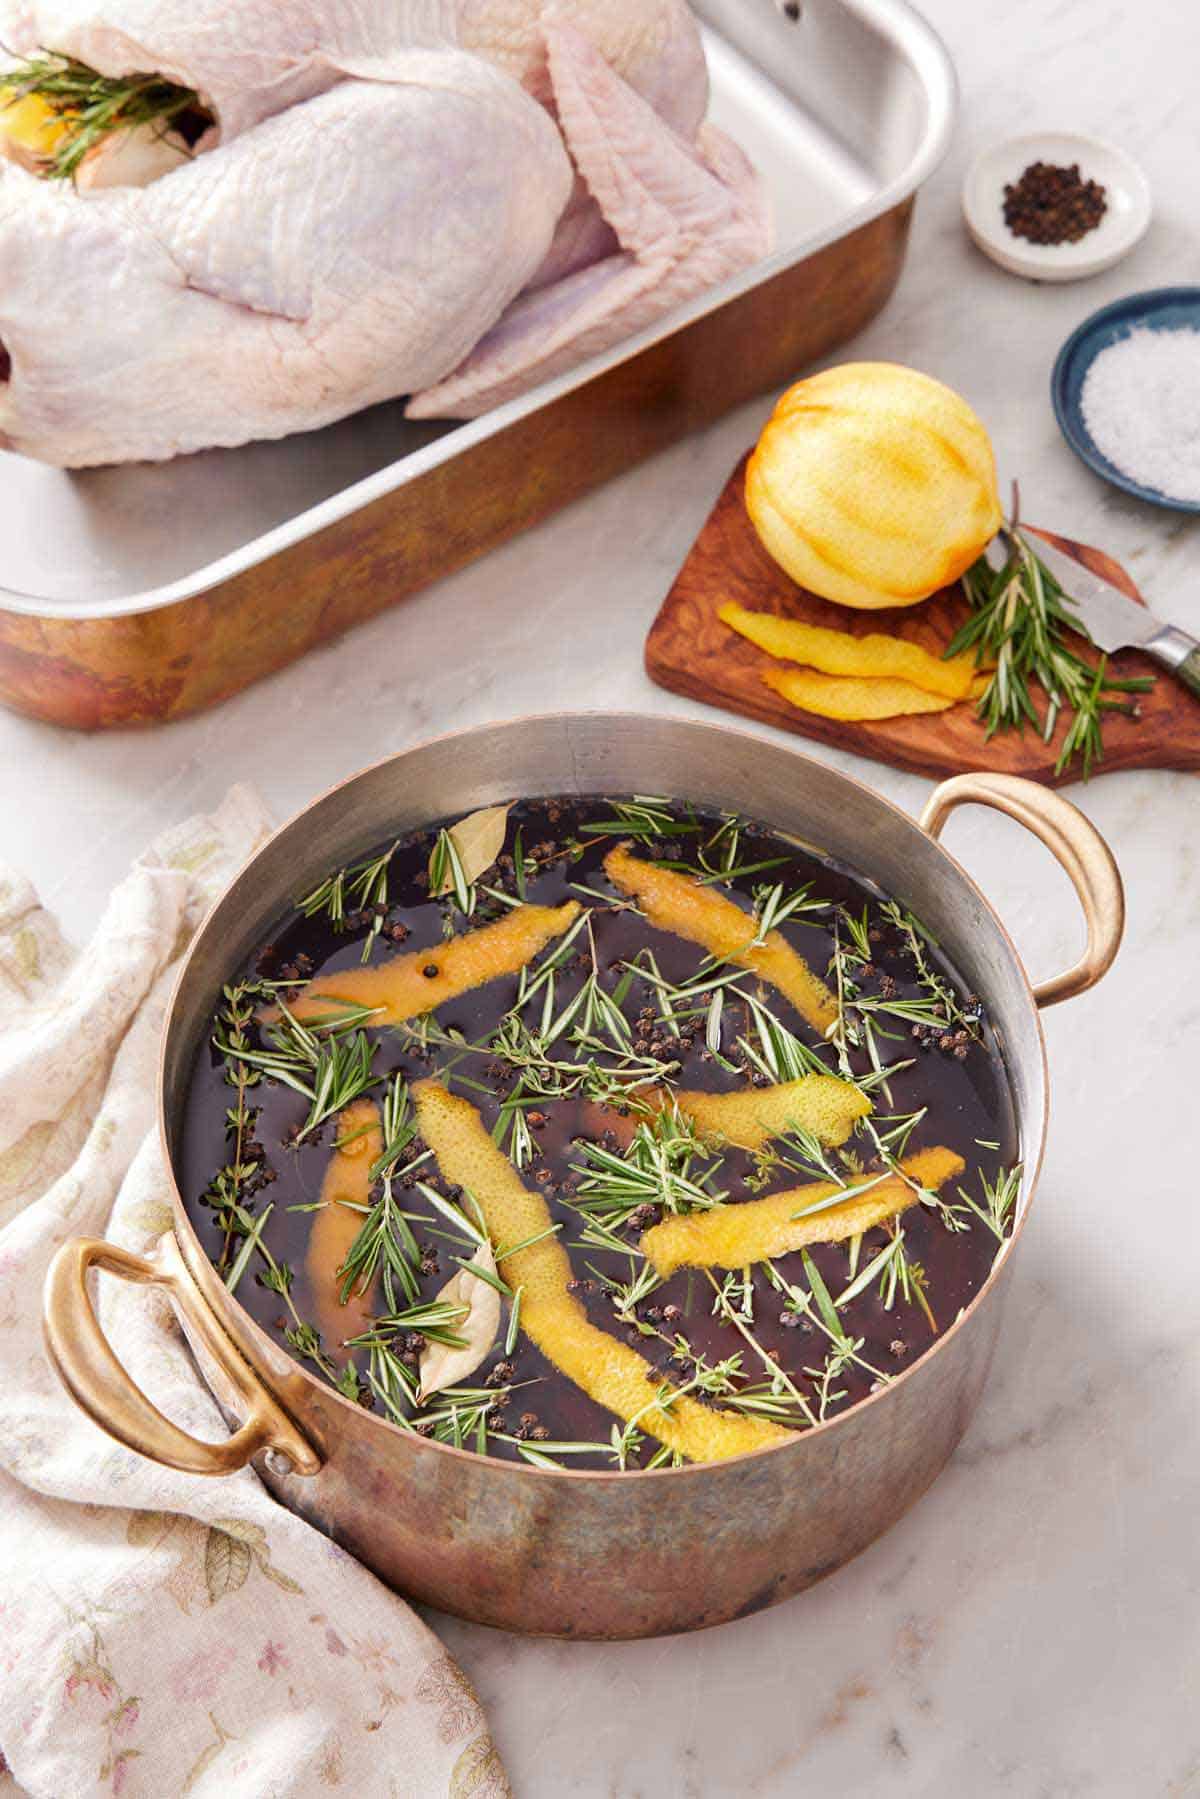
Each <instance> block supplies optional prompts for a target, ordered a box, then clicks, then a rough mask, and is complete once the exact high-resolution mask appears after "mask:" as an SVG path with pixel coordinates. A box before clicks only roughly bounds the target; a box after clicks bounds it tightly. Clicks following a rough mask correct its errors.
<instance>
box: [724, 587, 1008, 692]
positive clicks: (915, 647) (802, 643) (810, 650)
mask: <svg viewBox="0 0 1200 1799" xmlns="http://www.w3.org/2000/svg"><path fill="white" fill-rule="evenodd" d="M717 617H718V618H719V619H720V620H721V623H722V624H725V625H728V626H729V628H730V629H731V630H733V631H737V632H738V633H739V634H740V635H741V636H742V637H747V638H749V640H750V642H751V643H754V644H757V645H758V647H759V649H760V650H765V651H766V652H767V655H768V656H775V657H777V658H779V659H780V660H781V661H784V662H802V663H803V664H804V665H805V667H806V668H811V669H818V670H819V671H820V672H821V674H823V675H851V676H861V677H863V678H865V679H867V680H882V679H893V680H899V681H904V682H906V683H908V684H909V685H911V686H913V687H921V688H923V689H924V690H925V692H926V693H936V694H940V695H942V697H943V698H944V699H949V700H965V699H966V697H967V695H968V694H969V693H970V691H971V683H972V682H973V681H974V679H975V675H976V673H977V669H976V664H975V657H974V656H973V655H972V654H971V652H970V651H963V653H962V654H961V655H958V656H952V657H951V658H950V659H949V661H946V660H944V659H943V658H942V657H940V656H935V655H933V654H932V653H931V652H930V651H929V650H926V649H923V648H922V646H921V645H920V644H919V643H909V642H908V640H907V639H906V638H903V637H891V636H889V635H888V634H887V633H885V632H883V631H869V632H867V633H866V635H865V636H863V637H856V636H855V635H854V634H853V632H851V631H832V630H829V629H828V628H827V627H826V626H824V625H808V624H805V623H804V621H803V620H802V619H798V618H780V617H779V615H778V614H777V613H774V612H751V611H750V610H749V609H748V608H747V607H745V606H738V605H735V604H734V603H733V602H732V601H728V602H727V603H726V604H725V605H724V606H722V607H721V609H720V611H719V612H718V614H717Z"/></svg>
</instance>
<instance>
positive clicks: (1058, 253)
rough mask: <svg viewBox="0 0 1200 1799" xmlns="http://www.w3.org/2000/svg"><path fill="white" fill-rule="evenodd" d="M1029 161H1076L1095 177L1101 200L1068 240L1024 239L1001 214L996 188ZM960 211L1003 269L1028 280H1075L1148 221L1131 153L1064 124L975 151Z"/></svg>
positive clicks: (1116, 258) (1123, 249)
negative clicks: (1101, 210) (1089, 226)
mask: <svg viewBox="0 0 1200 1799" xmlns="http://www.w3.org/2000/svg"><path fill="white" fill-rule="evenodd" d="M1031 162H1049V163H1057V164H1058V165H1060V166H1063V165H1065V166H1066V167H1068V168H1069V167H1070V166H1071V164H1072V163H1076V162H1077V163H1078V164H1079V172H1080V174H1081V175H1082V177H1083V179H1084V180H1085V181H1089V180H1090V181H1098V182H1099V183H1100V185H1101V186H1102V187H1103V188H1104V190H1105V197H1106V199H1107V201H1108V207H1107V209H1106V211H1105V214H1104V217H1103V218H1102V219H1101V221H1100V223H1099V224H1098V225H1097V226H1096V227H1095V229H1094V230H1092V231H1089V232H1088V233H1087V235H1086V237H1082V238H1080V240H1079V242H1078V243H1075V244H1031V243H1029V242H1028V240H1027V239H1026V238H1023V237H1017V236H1015V235H1014V233H1013V232H1011V231H1010V230H1009V228H1008V226H1007V225H1006V224H1005V222H1004V189H1005V187H1006V186H1007V185H1008V184H1009V183H1013V184H1015V183H1016V182H1017V181H1019V180H1020V178H1021V175H1022V174H1023V173H1024V171H1025V170H1026V169H1027V168H1028V167H1029V164H1030V163H1031ZM962 206H963V217H964V218H965V219H966V222H967V230H968V231H969V232H970V234H971V236H972V238H973V239H974V240H975V242H976V243H977V244H978V245H979V248H980V249H981V250H982V251H984V252H985V254H986V255H988V256H990V257H991V259H992V261H993V262H998V263H999V264H1000V267H1001V268H1002V269H1008V270H1009V271H1010V273H1011V274H1014V275H1025V276H1027V277H1028V278H1029V279H1030V280H1031V281H1079V280H1081V279H1082V278H1083V277H1084V276H1086V275H1098V274H1099V273H1100V271H1101V269H1110V268H1112V266H1113V264H1114V263H1115V262H1120V260H1121V258H1122V256H1126V255H1128V253H1129V251H1130V250H1132V249H1133V246H1134V245H1135V244H1136V243H1137V242H1138V240H1139V239H1140V238H1141V237H1142V235H1143V234H1144V232H1145V230H1146V227H1147V225H1149V223H1150V186H1149V183H1148V182H1147V180H1146V177H1145V176H1144V175H1143V174H1142V171H1141V170H1140V169H1139V168H1138V166H1137V164H1136V162H1134V161H1133V159H1132V157H1129V156H1126V154H1125V152H1124V151H1123V150H1118V149H1117V148H1116V147H1115V145H1113V144H1106V143H1104V142H1103V141H1102V140H1101V139H1100V138H1098V137H1085V136H1082V135H1079V134H1077V133H1075V132H1071V131H1031V132H1028V133H1026V135H1025V136H1023V137H1010V138H1008V139H1007V140H1006V141H1005V142H1004V143H1002V144H993V145H992V147H991V148H990V149H987V150H982V151H980V153H979V155H978V156H977V157H976V158H975V160H974V162H973V163H972V164H971V166H970V168H969V169H968V170H967V178H966V180H965V181H964V182H963V194H962Z"/></svg>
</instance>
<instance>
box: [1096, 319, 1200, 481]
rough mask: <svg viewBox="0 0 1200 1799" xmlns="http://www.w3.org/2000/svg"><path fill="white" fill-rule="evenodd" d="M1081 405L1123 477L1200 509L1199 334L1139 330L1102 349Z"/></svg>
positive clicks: (1101, 446) (1102, 447) (1187, 330)
mask: <svg viewBox="0 0 1200 1799" xmlns="http://www.w3.org/2000/svg"><path fill="white" fill-rule="evenodd" d="M1080 404H1081V407H1082V410H1083V421H1084V424H1085V425H1086V426H1087V428H1088V431H1089V432H1090V433H1091V436H1092V441H1093V442H1094V443H1095V445H1096V448H1097V449H1098V450H1100V451H1101V453H1102V454H1103V455H1105V456H1107V458H1108V460H1109V461H1110V462H1111V463H1112V464H1113V466H1114V467H1115V468H1118V469H1120V471H1121V473H1122V474H1123V475H1128V477H1129V479H1130V480H1131V481H1136V482H1137V483H1138V484H1139V486H1141V487H1152V488H1154V489H1155V490H1156V491H1157V492H1158V493H1161V494H1165V495H1166V496H1167V498H1168V499H1172V500H1193V501H1196V502H1198V503H1200V331H1196V330H1193V329H1192V328H1191V327H1189V326H1183V327H1180V328H1178V329H1175V330H1170V331H1151V330H1148V329H1147V328H1146V327H1145V326H1142V325H1139V326H1136V327H1135V328H1134V329H1133V330H1132V331H1131V332H1130V333H1129V335H1128V337H1123V338H1119V339H1118V341H1117V342H1116V343H1114V344H1110V345H1109V346H1108V348H1107V349H1106V350H1101V352H1100V354H1099V356H1097V358H1096V360H1095V361H1094V362H1093V363H1092V366H1091V368H1090V369H1089V370H1088V372H1087V375H1086V376H1085V377H1084V383H1083V392H1082V394H1081V396H1080Z"/></svg>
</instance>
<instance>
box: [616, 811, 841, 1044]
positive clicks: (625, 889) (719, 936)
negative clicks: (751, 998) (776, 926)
mask: <svg viewBox="0 0 1200 1799" xmlns="http://www.w3.org/2000/svg"><path fill="white" fill-rule="evenodd" d="M604 868H605V872H606V874H607V875H608V878H609V880H610V881H612V883H613V884H614V886H616V887H619V888H620V889H621V891H622V893H627V894H628V895H629V896H630V898H631V899H634V900H636V901H637V903H638V906H639V908H640V909H641V911H642V912H643V913H644V914H645V916H646V917H647V918H648V919H649V921H650V923H651V924H652V925H654V926H655V927H656V928H657V929H658V930H660V931H670V932H671V933H672V934H673V935H674V936H676V937H686V938H687V940H688V942H689V943H698V944H699V945H700V946H701V948H702V949H706V950H707V951H708V953H709V955H710V956H716V957H718V958H719V959H720V960H722V961H725V962H735V963H737V964H738V965H739V966H740V967H742V968H748V969H750V970H751V972H752V973H753V974H756V975H758V976H759V978H760V979H761V980H764V981H766V982H767V983H768V984H769V985H770V986H772V987H775V988H777V989H778V990H779V992H780V993H782V994H783V996H784V998H785V999H788V1000H790V1001H791V1003H792V1005H793V1006H795V1008H796V1010H797V1012H799V1014H800V1016H801V1018H803V1019H805V1020H806V1021H807V1022H808V1023H809V1024H810V1025H812V1027H813V1029H814V1030H817V1031H821V1032H822V1033H823V1032H825V1031H827V1030H829V1028H830V1026H831V1025H834V1024H836V1023H837V1015H838V1008H837V1000H836V998H835V997H834V995H833V994H832V993H831V992H830V991H829V988H828V987H827V986H826V985H825V983H824V981H821V980H818V978H817V976H816V975H815V974H814V973H813V971H812V969H811V968H810V967H809V966H808V963H807V962H806V961H805V960H804V958H803V957H802V956H800V955H798V954H797V952H796V951H795V950H794V949H793V948H792V946H791V944H790V943H789V942H788V941H787V938H786V937H784V936H783V935H782V933H781V932H779V931H771V932H769V933H768V935H767V937H766V940H765V942H763V943H759V944H756V943H755V942H754V937H755V924H754V920H753V918H751V917H750V915H749V913H747V912H743V911H742V909H741V907H740V906H735V905H734V903H733V901H732V900H730V899H726V898H725V896H724V895H723V894H720V893H716V892H714V890H713V889H712V888H711V887H707V886H704V885H702V884H701V883H700V882H699V881H696V880H693V879H692V877H691V875H685V874H679V873H678V872H677V871H676V870H675V869H673V868H660V867H659V865H658V864H657V863H656V862H643V861H641V860H640V859H639V858H638V857H637V856H634V855H632V854H631V853H630V851H629V849H628V848H627V846H626V845H625V844H623V843H622V844H618V845H617V847H616V849H613V850H610V851H609V853H608V855H607V856H605V858H604Z"/></svg>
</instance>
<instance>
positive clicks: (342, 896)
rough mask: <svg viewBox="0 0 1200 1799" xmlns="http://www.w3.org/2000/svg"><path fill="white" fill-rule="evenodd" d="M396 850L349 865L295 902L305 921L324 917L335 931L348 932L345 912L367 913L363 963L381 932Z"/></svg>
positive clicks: (392, 849) (396, 846)
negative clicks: (322, 915) (368, 922)
mask: <svg viewBox="0 0 1200 1799" xmlns="http://www.w3.org/2000/svg"><path fill="white" fill-rule="evenodd" d="M399 847H400V846H399V840H397V842H395V843H393V845H392V847H391V848H390V849H388V850H384V852H383V854H382V855H381V856H368V857H367V859H366V861H365V862H352V863H350V864H349V865H348V866H347V867H346V868H339V869H338V870H337V871H336V872H335V873H334V874H331V875H329V876H328V877H327V878H326V879H325V880H324V881H322V882H321V883H320V884H319V885H318V886H316V887H314V888H313V890H312V892H311V893H306V894H305V896H304V898H303V899H301V900H298V901H297V906H298V909H299V910H300V911H301V912H302V913H303V914H304V916H305V918H316V917H317V916H318V915H320V914H324V916H325V917H326V918H328V920H329V922H330V924H331V925H332V926H333V928H334V930H335V931H344V930H347V929H348V928H349V925H348V920H347V911H349V912H350V913H354V912H356V911H357V912H368V913H370V915H371V923H370V928H369V929H368V931H367V935H366V939H365V941H364V943H363V948H362V959H363V961H364V962H366V961H368V960H369V959H370V955H371V949H372V947H373V945H374V943H375V939H376V938H377V937H378V935H379V933H380V931H381V930H382V929H383V920H384V916H385V914H386V912H387V904H388V871H389V869H390V867H391V861H392V857H393V856H394V855H395V853H396V851H397V849H398V848H399Z"/></svg>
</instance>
